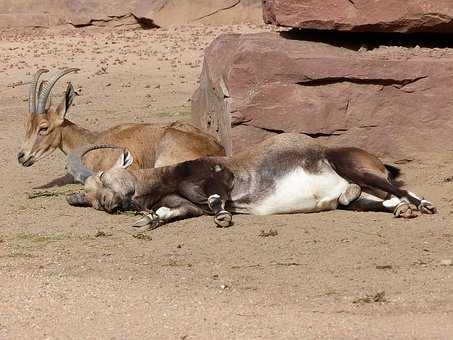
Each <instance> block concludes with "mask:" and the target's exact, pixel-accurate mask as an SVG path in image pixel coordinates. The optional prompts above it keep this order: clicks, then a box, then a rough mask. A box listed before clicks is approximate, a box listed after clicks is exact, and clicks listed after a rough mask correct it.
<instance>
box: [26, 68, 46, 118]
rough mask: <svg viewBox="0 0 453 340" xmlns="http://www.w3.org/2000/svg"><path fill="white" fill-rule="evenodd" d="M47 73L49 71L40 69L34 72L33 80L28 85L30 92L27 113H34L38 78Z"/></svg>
mask: <svg viewBox="0 0 453 340" xmlns="http://www.w3.org/2000/svg"><path fill="white" fill-rule="evenodd" d="M46 72H49V70H47V69H45V68H42V69H39V70H38V71H36V73H35V75H34V76H33V80H32V82H31V85H30V90H29V93H28V112H30V113H36V96H37V93H36V87H37V86H38V81H39V77H41V74H43V73H46Z"/></svg>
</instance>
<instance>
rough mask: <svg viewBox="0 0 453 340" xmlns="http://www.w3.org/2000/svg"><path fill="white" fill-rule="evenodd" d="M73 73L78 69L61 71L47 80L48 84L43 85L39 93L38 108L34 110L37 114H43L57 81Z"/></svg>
mask: <svg viewBox="0 0 453 340" xmlns="http://www.w3.org/2000/svg"><path fill="white" fill-rule="evenodd" d="M75 71H79V69H78V68H68V69H66V70H63V71H61V72H59V73H57V74H56V75H54V76H53V77H52V78H51V79H50V80H49V82H48V83H46V84H44V86H43V88H42V91H41V92H40V93H39V98H38V106H37V108H36V112H37V113H43V112H44V110H45V108H46V103H47V99H48V98H49V94H50V91H52V88H53V87H54V85H55V84H56V82H57V81H58V79H60V78H61V77H63V76H64V75H66V74H68V73H71V72H75Z"/></svg>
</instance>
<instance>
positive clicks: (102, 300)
mask: <svg viewBox="0 0 453 340" xmlns="http://www.w3.org/2000/svg"><path fill="white" fill-rule="evenodd" d="M261 30H263V28H260V27H247V26H234V27H233V26H232V27H220V28H206V27H202V26H191V27H181V28H178V29H173V30H148V31H115V32H103V31H92V30H90V31H88V30H87V31H84V30H82V31H71V30H69V31H63V32H62V31H50V32H49V31H42V30H37V31H31V32H25V33H23V34H22V33H18V32H15V33H12V32H9V33H8V32H6V33H5V32H2V33H1V35H2V40H1V42H0V50H1V51H2V52H1V54H0V59H1V63H0V70H1V71H2V77H1V79H0V86H1V88H2V89H3V91H2V95H1V97H0V111H1V112H0V122H1V124H0V132H1V133H0V141H1V146H2V152H1V153H0V178H1V180H0V189H1V190H0V200H1V202H2V208H3V209H2V215H1V217H0V221H1V222H0V225H1V227H0V270H1V273H2V275H1V277H0V288H1V294H0V311H1V313H0V338H6V339H14V338H16V339H17V338H30V339H31V338H32V339H45V338H50V339H65V338H81V339H113V338H116V339H118V338H128V339H134V338H136V339H143V338H154V339H232V338H233V339H276V338H280V339H307V338H336V339H342V338H348V339H350V338H367V339H372V338H376V339H382V338H392V339H398V338H400V339H407V338H418V339H427V338H429V339H433V338H444V339H445V338H448V337H449V336H450V335H451V334H453V313H452V310H453V308H452V307H453V294H452V293H453V291H452V284H451V277H452V274H453V272H452V270H453V267H452V266H450V265H449V266H447V265H442V261H443V260H446V259H451V258H453V252H452V249H453V247H452V246H453V244H452V242H453V238H452V236H451V235H452V230H451V228H452V223H451V221H452V216H453V199H452V198H451V196H450V195H451V192H452V191H453V182H452V181H449V180H446V179H448V178H450V177H451V176H452V174H453V152H452V150H444V152H442V153H431V154H429V155H418V157H417V158H416V159H414V160H412V161H411V162H404V164H400V166H401V168H402V170H403V172H404V177H403V179H404V180H405V181H406V182H407V183H409V184H410V186H409V187H410V189H411V190H412V191H414V192H416V193H419V194H420V195H424V196H425V197H426V198H427V199H429V200H431V201H433V202H434V203H435V204H436V205H437V206H438V208H439V214H438V215H434V216H421V217H418V218H416V219H412V220H401V219H395V218H393V217H392V216H391V215H387V214H378V213H353V212H346V211H333V212H326V213H320V214H305V215H303V214H301V215H285V216H269V217H263V216H256V217H254V216H234V222H235V224H234V226H233V227H231V228H228V229H218V228H216V227H215V226H214V222H213V219H212V217H200V218H194V219H189V220H185V221H181V222H176V223H172V224H170V225H167V226H163V227H161V228H158V229H156V230H153V231H150V232H145V233H143V234H142V235H143V236H139V237H137V236H136V237H134V235H136V233H137V231H136V230H135V229H133V228H130V227H129V226H130V225H131V224H132V223H133V222H134V221H135V219H136V218H137V217H136V216H133V215H132V214H118V215H108V214H105V213H103V212H98V211H95V210H93V209H83V208H73V207H70V206H68V205H67V204H66V201H65V199H64V193H65V192H66V190H69V189H71V190H77V188H78V187H77V186H68V185H67V184H64V183H65V181H60V180H55V179H57V178H59V177H61V176H63V175H64V174H65V171H64V161H65V158H64V156H63V154H62V153H57V152H56V153H55V154H53V155H52V156H51V157H49V158H48V159H46V160H41V161H40V162H38V163H36V164H35V165H33V167H31V168H23V167H21V166H19V164H18V163H17V160H16V152H17V150H18V148H19V144H20V142H21V139H22V129H23V118H24V114H25V112H26V108H27V103H26V98H27V90H28V89H27V83H28V82H29V81H30V77H31V74H32V73H33V71H34V70H35V69H37V68H39V67H48V68H52V69H61V68H63V67H80V68H81V69H82V71H81V72H79V73H78V74H75V75H71V76H70V77H69V78H70V79H71V81H72V82H73V83H74V85H75V87H76V88H80V89H81V95H80V96H78V97H77V98H76V100H75V106H74V107H72V108H71V110H70V112H69V114H68V118H70V119H71V120H73V121H74V122H77V123H78V124H80V125H82V126H84V127H95V128H97V129H102V128H105V127H107V126H112V125H114V124H118V123H122V122H127V121H137V122H141V121H145V122H157V121H159V122H160V121H170V120H175V119H188V118H189V117H188V115H187V112H188V110H186V109H185V108H186V107H188V106H190V103H189V102H188V100H189V98H190V97H191V95H192V93H193V91H194V89H195V88H196V87H197V82H198V77H199V74H200V72H201V62H202V54H203V50H204V48H205V47H206V46H207V44H208V43H209V42H210V41H211V40H212V39H213V38H214V37H216V36H217V35H219V34H220V33H222V32H256V31H261ZM100 70H104V71H102V72H98V71H100ZM69 78H68V80H69ZM19 82H21V83H19ZM11 84H15V86H8V85H11ZM64 86H65V84H64V81H63V82H62V83H61V84H59V86H58V87H57V88H56V89H55V90H56V91H55V95H61V94H62V93H63V90H64ZM54 102H55V101H54ZM183 107H184V109H181V108H183ZM164 113H165V114H164ZM166 113H169V114H166ZM388 161H392V160H388ZM52 183H53V184H52ZM27 193H35V194H33V196H35V197H34V198H33V199H30V198H29V197H28V196H27ZM271 234H276V235H275V236H274V237H264V235H268V236H272V235H271ZM444 263H446V262H444ZM389 265H390V266H391V268H389V267H387V266H389ZM383 291H384V292H385V299H386V300H387V302H386V303H379V302H378V303H374V302H373V303H352V302H353V301H354V300H355V299H358V298H366V297H367V296H368V295H371V296H372V298H371V300H373V301H374V296H375V295H376V293H378V292H383Z"/></svg>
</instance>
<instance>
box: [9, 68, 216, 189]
mask: <svg viewBox="0 0 453 340" xmlns="http://www.w3.org/2000/svg"><path fill="white" fill-rule="evenodd" d="M74 71H78V69H76V68H70V69H66V70H63V71H61V72H59V73H57V74H55V75H54V76H53V77H52V78H51V79H50V80H49V81H48V82H41V84H40V85H39V86H38V82H39V78H40V76H41V75H42V74H43V73H46V72H48V70H45V69H40V70H38V71H37V72H36V74H35V75H34V78H33V81H32V83H31V86H30V93H29V114H28V116H27V119H26V129H25V141H24V143H23V145H22V148H21V151H20V152H19V154H18V156H17V158H18V161H19V163H20V164H22V165H23V166H26V167H28V166H31V165H33V164H34V163H36V162H37V161H38V160H40V159H42V158H44V157H46V156H47V155H49V154H50V153H52V152H53V151H54V150H56V149H60V150H62V151H63V153H65V154H68V153H69V152H71V151H72V150H73V149H74V148H76V147H78V146H81V145H84V144H89V143H114V144H116V145H120V146H122V147H125V148H127V149H128V150H129V151H130V152H131V153H132V154H133V156H134V159H135V162H134V165H133V166H132V168H136V169H138V168H152V167H155V166H164V165H169V164H175V163H178V162H182V161H185V160H189V159H195V158H199V157H202V156H221V155H224V150H223V147H222V146H221V145H220V144H219V143H217V141H216V140H215V139H214V138H213V137H212V136H209V135H207V134H205V133H203V132H202V131H201V130H199V129H197V128H195V127H193V126H191V125H190V124H186V123H173V124H170V125H169V124H167V125H157V124H122V125H118V126H115V127H113V128H110V129H108V130H106V131H103V132H99V133H96V132H91V131H89V130H87V129H84V128H81V127H79V126H77V125H76V124H74V123H72V122H71V121H69V120H68V119H67V118H66V114H67V112H68V110H69V107H70V106H71V104H72V102H73V99H74V96H75V92H74V88H73V86H72V84H71V83H69V84H68V87H67V89H66V92H65V95H64V98H63V100H62V101H61V103H60V104H59V105H58V106H57V107H52V105H51V103H50V100H49V98H50V94H51V91H52V88H53V87H54V86H55V84H56V83H57V81H58V80H59V79H60V78H61V77H63V76H64V75H66V74H68V73H71V72H74ZM104 151H106V152H104V153H103V154H102V157H99V154H97V155H96V154H91V155H88V157H86V159H85V160H84V161H85V164H86V165H87V166H88V167H89V168H91V169H94V170H95V171H98V170H101V169H108V168H110V167H111V166H112V165H113V164H114V162H115V160H116V159H117V158H118V155H119V152H118V151H117V152H116V153H115V152H113V153H112V152H111V151H110V152H109V151H108V150H104ZM76 180H77V181H80V182H83V181H84V178H76Z"/></svg>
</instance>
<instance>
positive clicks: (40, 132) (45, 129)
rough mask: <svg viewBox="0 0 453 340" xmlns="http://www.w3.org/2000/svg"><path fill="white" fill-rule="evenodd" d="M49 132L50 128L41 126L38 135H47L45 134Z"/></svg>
mask: <svg viewBox="0 0 453 340" xmlns="http://www.w3.org/2000/svg"><path fill="white" fill-rule="evenodd" d="M47 130H49V128H48V127H47V126H41V127H40V128H39V131H38V133H39V134H40V135H45V134H46V133H47Z"/></svg>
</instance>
